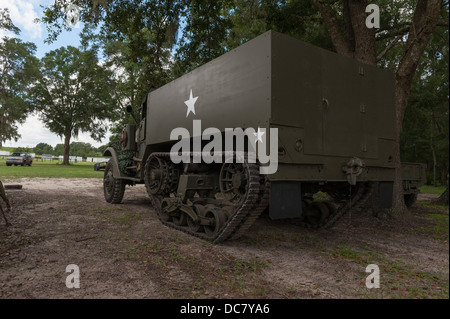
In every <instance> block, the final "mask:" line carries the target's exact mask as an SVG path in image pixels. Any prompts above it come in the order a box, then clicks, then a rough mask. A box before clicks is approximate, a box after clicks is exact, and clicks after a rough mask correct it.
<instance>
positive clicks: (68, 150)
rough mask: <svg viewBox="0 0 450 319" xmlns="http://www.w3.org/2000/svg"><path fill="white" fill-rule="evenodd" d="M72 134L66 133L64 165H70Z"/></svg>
mask: <svg viewBox="0 0 450 319" xmlns="http://www.w3.org/2000/svg"><path fill="white" fill-rule="evenodd" d="M71 136H72V134H70V133H66V134H64V159H63V165H69V153H70V137H71Z"/></svg>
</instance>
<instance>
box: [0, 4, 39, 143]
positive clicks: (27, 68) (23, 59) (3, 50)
mask: <svg viewBox="0 0 450 319" xmlns="http://www.w3.org/2000/svg"><path fill="white" fill-rule="evenodd" d="M0 29H6V30H9V31H11V32H14V33H16V34H19V32H20V30H19V29H18V28H17V27H16V26H14V24H12V22H11V19H10V18H9V12H8V10H7V9H0ZM35 50H36V46H35V45H34V44H33V43H31V42H22V41H21V40H20V39H17V38H14V37H3V38H2V39H0V74H1V77H0V145H1V143H2V142H4V141H6V140H11V139H14V140H17V139H18V138H19V133H18V125H19V124H22V123H23V122H24V121H25V119H26V117H27V115H28V113H29V112H31V111H32V109H33V105H32V104H31V103H30V99H29V96H28V93H29V90H30V88H31V87H32V86H33V82H34V81H35V79H36V77H37V72H38V67H37V66H38V60H37V59H36V58H35V57H34V52H35Z"/></svg>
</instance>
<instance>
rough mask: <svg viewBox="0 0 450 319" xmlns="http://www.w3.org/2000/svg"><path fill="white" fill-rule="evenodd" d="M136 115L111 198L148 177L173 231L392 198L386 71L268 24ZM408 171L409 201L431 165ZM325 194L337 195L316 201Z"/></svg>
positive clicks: (114, 169)
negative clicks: (266, 213)
mask: <svg viewBox="0 0 450 319" xmlns="http://www.w3.org/2000/svg"><path fill="white" fill-rule="evenodd" d="M128 111H131V107H130V108H129V109H128ZM140 113H141V117H140V119H138V120H137V121H136V124H129V125H127V126H126V127H125V128H124V130H123V133H122V139H121V143H120V146H116V147H109V148H108V149H107V150H106V151H105V155H107V156H111V159H110V161H109V162H108V164H107V166H106V169H105V173H104V194H105V198H106V201H107V202H109V203H120V202H121V201H122V198H123V195H124V191H125V186H126V185H134V184H139V183H140V184H145V186H146V189H147V192H148V195H149V197H150V199H151V203H152V206H153V208H154V209H155V210H156V212H157V214H158V217H159V219H160V220H161V222H162V223H163V224H165V225H167V226H169V227H172V228H176V229H178V230H181V231H184V232H187V233H189V234H191V235H194V236H197V237H200V238H203V239H206V240H209V241H212V242H220V241H224V240H229V239H235V238H238V237H239V236H241V235H242V234H243V233H244V232H245V231H246V230H247V229H249V227H250V226H251V225H252V224H253V222H254V221H255V220H256V219H257V218H258V217H259V216H260V214H261V213H262V212H263V211H265V210H268V211H269V215H270V217H271V218H272V219H280V218H296V220H298V221H300V222H301V223H303V224H305V225H307V226H308V227H313V228H319V227H330V226H331V225H332V224H333V223H334V222H335V221H336V220H337V219H338V218H339V217H340V216H342V215H343V214H344V213H345V212H347V211H349V210H350V209H357V208H361V207H362V205H369V206H370V208H371V209H373V210H381V209H384V208H390V207H391V206H392V190H393V180H394V163H393V156H394V149H395V105H394V76H393V74H392V73H390V72H387V71H385V70H381V69H378V68H376V67H373V66H369V65H364V64H361V63H358V62H357V61H355V60H352V59H349V58H345V57H342V56H340V55H338V54H335V53H333V52H329V51H326V50H323V49H321V48H318V47H315V46H313V45H310V44H307V43H304V42H302V41H299V40H297V39H294V38H291V37H288V36H285V35H282V34H280V33H277V32H273V31H269V32H266V33H264V34H262V35H260V36H259V37H257V38H255V39H253V40H251V41H249V42H247V43H245V44H243V45H241V46H239V47H238V48H236V49H234V50H232V51H230V52H228V53H226V54H224V55H222V56H220V57H218V58H216V59H214V60H212V61H211V62H209V63H207V64H205V65H203V66H201V67H199V68H197V69H195V70H194V71H192V72H190V73H188V74H185V75H183V76H182V77H180V78H178V79H176V80H174V81H172V82H170V83H168V84H166V85H164V86H162V87H160V88H158V89H156V90H153V91H151V92H150V93H149V94H147V96H146V98H145V100H144V101H143V103H142V106H141V108H140ZM203 129H204V130H203ZM402 174H403V179H404V182H403V185H404V191H405V200H406V203H407V204H408V205H411V204H412V203H413V202H414V200H415V197H416V195H417V193H418V187H419V186H420V185H422V184H423V183H424V178H425V173H424V167H423V165H421V164H413V163H411V164H406V163H405V164H403V165H402ZM319 191H321V192H323V193H326V194H328V197H329V198H331V200H326V201H318V200H314V196H313V195H314V194H315V193H317V192H319ZM316 197H317V196H316Z"/></svg>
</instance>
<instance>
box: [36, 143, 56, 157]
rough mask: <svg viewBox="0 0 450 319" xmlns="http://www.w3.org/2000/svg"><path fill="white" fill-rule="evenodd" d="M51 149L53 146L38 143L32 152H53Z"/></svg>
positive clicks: (37, 153) (38, 153)
mask: <svg viewBox="0 0 450 319" xmlns="http://www.w3.org/2000/svg"><path fill="white" fill-rule="evenodd" d="M53 151H54V149H53V146H51V145H49V144H47V143H39V144H37V145H36V146H35V147H34V148H33V153H35V154H36V155H42V154H53Z"/></svg>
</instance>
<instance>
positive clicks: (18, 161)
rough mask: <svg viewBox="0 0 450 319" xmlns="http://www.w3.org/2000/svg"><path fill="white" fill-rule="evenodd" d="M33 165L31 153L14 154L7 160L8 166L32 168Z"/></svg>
mask: <svg viewBox="0 0 450 319" xmlns="http://www.w3.org/2000/svg"><path fill="white" fill-rule="evenodd" d="M32 163H33V158H32V157H31V155H30V154H29V153H13V154H12V155H11V156H9V157H7V158H6V166H11V165H15V166H17V165H21V166H25V165H28V166H31V164H32Z"/></svg>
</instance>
